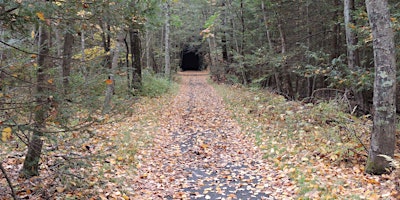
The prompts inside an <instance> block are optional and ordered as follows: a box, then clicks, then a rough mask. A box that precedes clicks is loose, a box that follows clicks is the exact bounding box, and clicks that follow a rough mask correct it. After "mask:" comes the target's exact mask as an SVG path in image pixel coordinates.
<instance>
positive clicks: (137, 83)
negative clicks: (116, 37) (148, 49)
mask: <svg viewBox="0 0 400 200" xmlns="http://www.w3.org/2000/svg"><path fill="white" fill-rule="evenodd" d="M137 26H138V25H137V24H136V23H135V22H134V25H132V28H131V29H130V30H129V35H130V40H131V56H132V87H133V89H135V90H138V89H140V87H141V84H142V62H141V59H140V56H141V46H140V36H139V28H138V27H137Z"/></svg>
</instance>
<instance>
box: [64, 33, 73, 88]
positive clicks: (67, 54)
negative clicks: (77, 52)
mask: <svg viewBox="0 0 400 200" xmlns="http://www.w3.org/2000/svg"><path fill="white" fill-rule="evenodd" d="M73 44H74V36H73V35H72V33H70V32H66V33H65V34H64V48H63V57H62V80H63V81H62V82H63V92H64V95H65V94H67V93H68V87H69V76H70V73H71V58H72V45H73Z"/></svg>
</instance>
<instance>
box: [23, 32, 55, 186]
mask: <svg viewBox="0 0 400 200" xmlns="http://www.w3.org/2000/svg"><path fill="white" fill-rule="evenodd" d="M46 28H47V27H40V28H39V29H40V31H39V34H40V36H39V56H38V65H39V67H38V68H37V78H36V79H37V84H36V103H37V105H36V108H35V116H34V125H33V126H34V128H33V133H32V137H31V138H30V141H29V144H28V152H27V154H26V157H25V160H24V165H23V167H22V169H21V172H20V175H21V177H24V178H30V177H32V176H37V175H39V160H40V156H41V153H42V146H43V141H42V137H43V136H44V134H43V132H44V131H45V129H46V116H47V113H48V111H49V107H50V105H49V104H50V100H51V99H50V98H49V94H48V92H49V88H50V87H49V85H48V84H49V83H48V81H47V80H48V79H47V78H48V73H49V70H50V68H51V60H50V57H49V49H50V46H49V37H50V36H49V33H48V30H46Z"/></svg>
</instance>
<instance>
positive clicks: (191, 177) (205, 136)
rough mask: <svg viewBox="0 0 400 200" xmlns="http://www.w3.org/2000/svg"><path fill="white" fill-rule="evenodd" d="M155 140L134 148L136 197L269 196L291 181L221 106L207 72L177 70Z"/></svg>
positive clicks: (282, 192)
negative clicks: (176, 88)
mask: <svg viewBox="0 0 400 200" xmlns="http://www.w3.org/2000/svg"><path fill="white" fill-rule="evenodd" d="M179 75H180V78H181V81H180V89H179V92H178V94H177V95H176V97H175V98H173V100H172V102H170V103H169V106H167V107H166V108H165V110H164V111H163V113H162V114H161V113H160V115H162V116H161V119H162V120H160V122H161V127H162V128H161V129H160V130H158V132H157V133H155V134H154V142H153V144H152V145H151V146H149V147H148V148H146V149H142V150H141V151H139V152H138V154H137V158H138V160H139V161H138V162H139V164H138V169H137V177H136V178H135V179H134V183H133V187H134V190H135V194H136V197H135V198H137V199H274V197H276V196H279V197H280V198H282V197H285V196H286V197H290V196H293V195H294V193H295V192H294V191H295V190H296V186H295V183H294V182H292V181H290V180H289V178H288V177H286V176H284V175H282V174H281V173H279V171H277V170H275V168H274V167H272V166H271V165H270V164H269V163H267V162H266V161H264V160H263V159H262V153H261V152H260V150H259V149H258V148H257V147H256V145H255V141H254V138H252V136H249V135H245V134H244V133H242V131H241V128H240V126H239V125H238V124H237V123H236V122H235V121H234V120H233V119H232V117H231V114H230V113H229V112H228V111H227V110H226V109H225V108H224V103H223V99H222V98H221V97H220V96H219V95H218V94H217V93H216V91H215V90H214V88H213V87H212V86H211V85H209V84H208V83H207V81H208V73H207V72H181V73H180V74H179Z"/></svg>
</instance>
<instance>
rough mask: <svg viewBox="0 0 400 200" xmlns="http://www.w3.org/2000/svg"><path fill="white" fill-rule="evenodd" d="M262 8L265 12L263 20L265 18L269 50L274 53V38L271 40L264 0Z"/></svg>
mask: <svg viewBox="0 0 400 200" xmlns="http://www.w3.org/2000/svg"><path fill="white" fill-rule="evenodd" d="M261 9H262V12H263V20H264V26H265V30H266V32H267V41H268V47H269V50H270V51H271V53H272V51H273V48H274V47H273V45H272V40H271V36H270V33H269V27H268V18H267V11H266V9H265V5H264V1H261Z"/></svg>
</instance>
